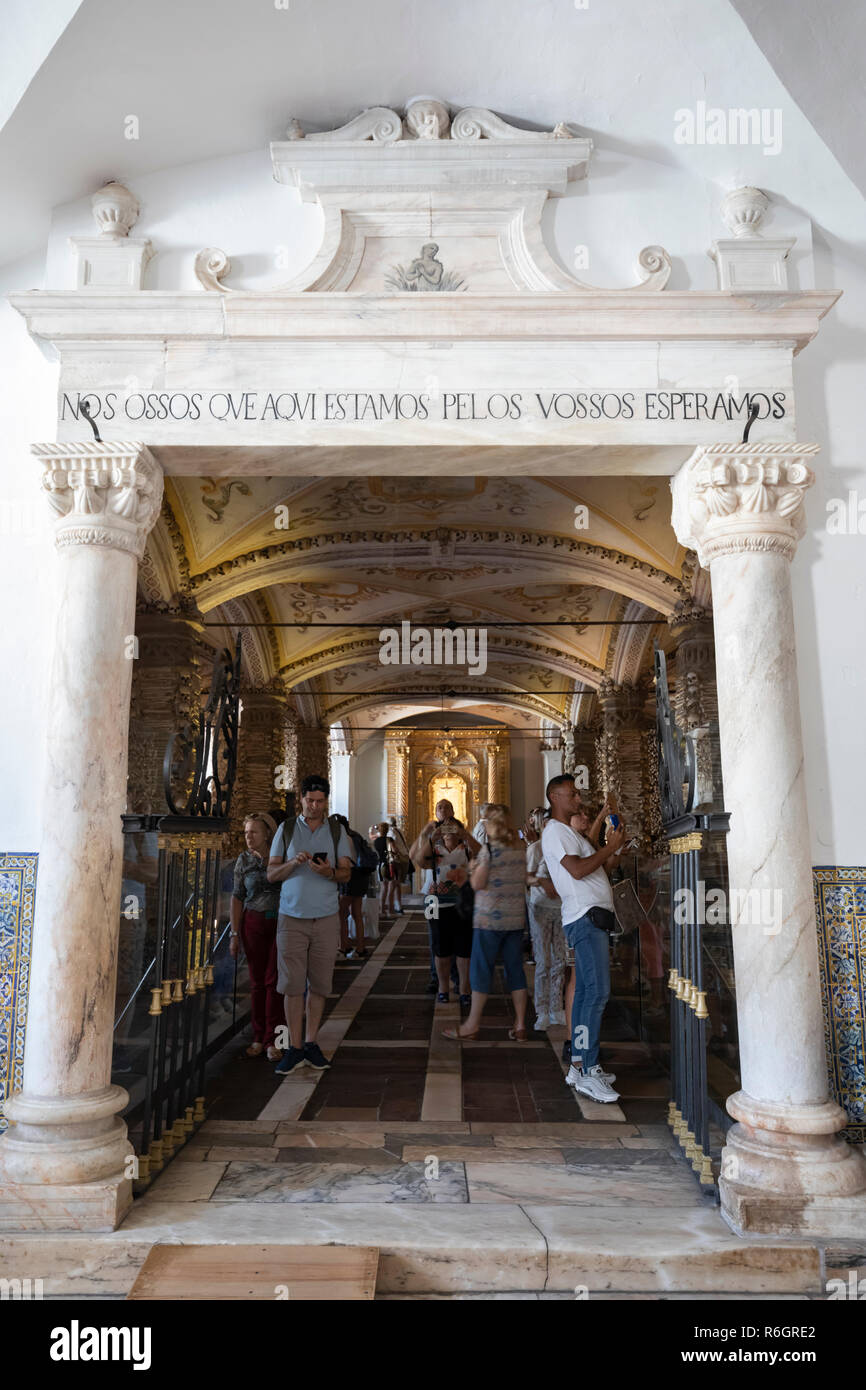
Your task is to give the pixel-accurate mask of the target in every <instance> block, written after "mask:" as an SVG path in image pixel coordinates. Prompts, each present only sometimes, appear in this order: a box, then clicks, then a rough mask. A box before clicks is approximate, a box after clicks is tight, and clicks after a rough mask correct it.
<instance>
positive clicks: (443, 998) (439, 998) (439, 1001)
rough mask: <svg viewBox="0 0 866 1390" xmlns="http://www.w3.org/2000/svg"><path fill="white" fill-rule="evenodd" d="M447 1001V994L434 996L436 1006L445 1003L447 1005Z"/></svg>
mask: <svg viewBox="0 0 866 1390" xmlns="http://www.w3.org/2000/svg"><path fill="white" fill-rule="evenodd" d="M448 999H449V996H448V995H447V994H437V995H436V1003H437V1004H447V1003H448Z"/></svg>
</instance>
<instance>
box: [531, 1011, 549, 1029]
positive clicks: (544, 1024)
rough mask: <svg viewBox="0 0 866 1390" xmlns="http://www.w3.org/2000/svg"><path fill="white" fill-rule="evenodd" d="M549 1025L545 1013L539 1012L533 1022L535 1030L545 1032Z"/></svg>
mask: <svg viewBox="0 0 866 1390" xmlns="http://www.w3.org/2000/svg"><path fill="white" fill-rule="evenodd" d="M549 1027H550V1019H549V1018H548V1017H547V1014H539V1015H538V1018H537V1019H536V1020H535V1023H534V1024H533V1028H534V1029H535V1032H536V1033H546V1032H547V1030H548V1028H549Z"/></svg>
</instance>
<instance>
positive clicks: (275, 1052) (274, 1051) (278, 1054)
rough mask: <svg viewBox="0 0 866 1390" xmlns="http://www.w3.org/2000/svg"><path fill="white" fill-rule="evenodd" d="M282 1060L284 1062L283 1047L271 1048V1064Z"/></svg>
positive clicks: (269, 1052) (269, 1049)
mask: <svg viewBox="0 0 866 1390" xmlns="http://www.w3.org/2000/svg"><path fill="white" fill-rule="evenodd" d="M282 1060H283V1050H282V1048H281V1047H269V1048H268V1061H269V1062H281V1061H282Z"/></svg>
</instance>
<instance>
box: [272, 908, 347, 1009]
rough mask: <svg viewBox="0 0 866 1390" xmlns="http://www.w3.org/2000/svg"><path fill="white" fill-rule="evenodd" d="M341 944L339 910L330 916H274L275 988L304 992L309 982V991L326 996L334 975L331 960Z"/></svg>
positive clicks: (280, 990) (334, 957)
mask: <svg viewBox="0 0 866 1390" xmlns="http://www.w3.org/2000/svg"><path fill="white" fill-rule="evenodd" d="M339 946H340V914H339V913H338V912H335V913H333V914H332V916H330V917H288V916H286V914H285V913H284V912H281V913H280V915H279V917H278V919H277V992H278V993H279V994H294V995H297V994H303V992H304V989H305V988H306V985H307V983H308V982H309V986H310V993H311V994H321V995H324V996H327V995H329V994H330V993H331V984H332V982H333V978H334V961H335V960H336V959H337V951H338V950H339Z"/></svg>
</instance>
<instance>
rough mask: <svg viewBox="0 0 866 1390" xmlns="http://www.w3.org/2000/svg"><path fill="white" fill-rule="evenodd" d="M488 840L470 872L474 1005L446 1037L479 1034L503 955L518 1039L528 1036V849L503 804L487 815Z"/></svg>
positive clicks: (513, 1035) (511, 1034) (513, 1034)
mask: <svg viewBox="0 0 866 1390" xmlns="http://www.w3.org/2000/svg"><path fill="white" fill-rule="evenodd" d="M486 819H487V842H486V844H483V845H482V846H481V849H480V850H479V853H478V857H477V859H476V861H475V863H474V865H473V868H472V870H471V873H470V876H469V877H470V882H471V884H472V887H473V888H474V889H475V914H474V917H473V919H472V921H473V927H474V930H473V933H472V956H471V959H470V963H469V982H470V985H471V987H472V1006H471V1008H470V1010H469V1017H468V1018H467V1019H466V1022H465V1023H464V1024H463V1025H462V1026H461V1027H460V1028H458V1029H445V1031H444V1036H445V1037H446V1038H457V1039H458V1040H459V1039H461V1038H475V1037H477V1036H478V1030H479V1028H480V1027H481V1017H482V1014H483V1013H484V1005H485V1004H486V1003H487V996H488V994H489V993H490V991H491V988H492V985H493V969H494V966H495V965H496V962H497V960H498V959H499V957H500V956H501V958H502V964H503V966H504V968H505V981H506V984H507V986H508V988H509V989H510V990H511V999H512V1002H513V1004H514V1027H513V1028H511V1029H510V1030H509V1034H508V1036H509V1038H511V1039H512V1041H513V1042H524V1041H525V1040H526V999H527V993H526V975H525V974H524V970H523V924H524V915H525V903H526V898H525V892H526V852H525V850H524V848H523V841H522V840H521V839H520V837H519V835H518V833H517V831H516V830H515V828H514V825H513V823H512V820H511V817H510V815H509V814H508V812H507V811H505V809H504V808H502V807H496V808H495V810H493V811H492V812H491V813H490V814H489V815H488V816H487V818H486Z"/></svg>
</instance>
